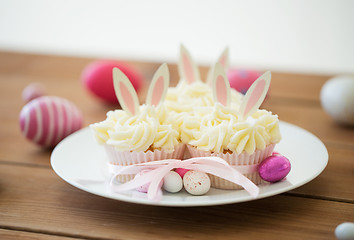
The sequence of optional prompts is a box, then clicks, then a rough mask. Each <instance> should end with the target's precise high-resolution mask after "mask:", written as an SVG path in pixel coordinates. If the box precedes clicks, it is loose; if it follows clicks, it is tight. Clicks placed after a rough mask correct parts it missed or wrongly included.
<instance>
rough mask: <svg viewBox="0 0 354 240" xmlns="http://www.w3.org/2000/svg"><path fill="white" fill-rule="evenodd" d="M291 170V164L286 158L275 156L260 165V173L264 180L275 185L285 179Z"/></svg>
mask: <svg viewBox="0 0 354 240" xmlns="http://www.w3.org/2000/svg"><path fill="white" fill-rule="evenodd" d="M290 169H291V164H290V161H289V160H288V159H287V158H286V157H284V156H282V155H280V154H273V155H272V156H269V157H267V158H266V159H264V160H263V161H262V162H261V163H260V164H259V166H258V173H259V176H260V177H261V178H262V179H263V180H265V181H267V182H271V183H274V182H278V181H280V180H282V179H283V178H285V177H286V175H288V173H289V172H290Z"/></svg>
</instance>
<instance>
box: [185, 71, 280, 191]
mask: <svg viewBox="0 0 354 240" xmlns="http://www.w3.org/2000/svg"><path fill="white" fill-rule="evenodd" d="M269 83H270V73H269V72H267V73H265V74H263V75H262V76H261V77H260V78H259V79H257V80H256V81H255V82H254V84H253V85H252V86H251V87H250V89H249V91H248V92H247V94H246V95H245V97H244V98H243V102H242V103H241V105H240V107H239V108H238V109H235V108H233V107H230V105H231V104H230V92H229V89H230V87H229V82H228V80H227V78H226V75H225V71H224V70H223V68H222V67H221V66H220V64H216V67H215V72H214V78H213V86H214V89H215V91H214V94H213V96H214V98H215V102H216V103H215V104H214V106H213V107H206V108H204V109H203V110H200V111H199V112H201V113H199V114H198V113H196V114H194V116H190V117H189V118H186V119H185V125H186V126H188V125H189V126H190V128H189V129H187V130H186V129H184V130H183V131H184V132H187V133H188V134H187V135H188V137H189V139H187V141H188V142H187V144H188V145H187V147H188V150H189V152H190V154H191V156H192V157H206V156H217V157H220V158H222V159H224V160H225V161H227V162H228V163H229V164H230V165H231V166H233V167H234V168H235V169H237V170H238V171H240V172H241V173H242V174H244V175H245V176H246V177H248V178H249V179H250V180H251V181H253V182H254V183H255V184H260V183H261V182H262V180H261V178H260V176H259V174H258V172H257V166H258V164H260V163H261V162H262V161H263V160H264V159H265V158H266V157H268V156H270V155H271V154H272V152H273V149H274V146H275V144H277V143H278V142H279V141H280V139H281V136H280V131H279V120H278V117H277V115H273V114H272V113H271V112H269V111H266V110H258V107H259V106H260V104H261V103H262V102H263V100H264V98H265V95H266V93H267V90H268V88H269ZM195 122H199V123H200V124H199V125H198V126H196V125H194V124H193V123H195ZM192 126H195V127H192ZM210 178H211V184H212V186H213V187H215V188H221V189H240V188H241V187H240V186H238V185H236V184H234V183H231V182H228V181H227V180H224V179H221V178H218V177H215V176H212V175H211V176H210Z"/></svg>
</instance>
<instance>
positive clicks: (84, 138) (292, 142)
mask: <svg viewBox="0 0 354 240" xmlns="http://www.w3.org/2000/svg"><path fill="white" fill-rule="evenodd" d="M280 131H281V133H282V140H281V142H280V143H279V144H278V145H277V146H276V148H275V151H277V152H279V153H281V154H283V155H284V156H286V157H287V158H288V159H289V160H290V162H291V167H292V168H291V171H290V173H289V175H288V176H287V177H286V179H285V180H283V181H281V182H278V183H273V184H264V185H260V186H259V187H260V194H259V196H258V197H257V198H256V199H260V198H265V197H269V196H273V195H276V194H279V193H283V192H286V191H289V190H292V189H294V188H297V187H299V186H301V185H304V184H305V183H308V182H309V181H311V180H312V179H314V178H315V177H317V176H318V175H319V174H320V173H321V172H322V171H323V170H324V168H325V167H326V165H327V162H328V153H327V149H326V147H325V146H324V144H323V143H322V142H321V141H320V140H319V139H318V138H317V137H315V136H314V135H313V134H311V133H309V132H308V131H306V130H304V129H302V128H299V127H297V126H295V125H292V124H289V123H286V122H280ZM105 161H106V155H105V152H104V149H103V147H101V146H99V145H98V144H97V143H96V140H95V139H94V136H93V134H92V133H91V131H90V129H89V128H85V129H82V130H80V131H78V132H76V133H74V134H72V135H70V136H69V137H67V138H66V139H64V140H63V141H62V142H61V143H59V145H57V147H56V148H55V149H54V151H53V153H52V156H51V164H52V167H53V169H54V171H55V172H56V173H57V174H58V175H59V176H60V177H61V178H62V179H64V180H65V181H67V182H68V183H70V184H71V185H73V186H75V187H77V188H79V189H81V190H84V191H86V192H89V193H93V194H96V195H99V196H103V197H107V198H112V199H117V200H121V201H126V202H132V203H138V204H148V205H161V206H181V207H183V206H207V205H220V204H228V203H237V202H245V201H251V200H255V198H253V197H251V196H250V195H249V194H248V193H247V192H246V191H245V190H236V191H235V190H219V189H213V188H212V189H211V190H210V191H209V192H208V193H207V194H206V195H204V196H192V195H190V194H188V193H187V192H185V191H184V190H182V191H181V192H179V193H175V194H171V193H164V195H163V197H162V200H160V201H159V202H154V201H150V200H148V199H147V197H146V194H144V193H140V192H137V191H135V190H131V191H127V192H124V193H111V192H110V191H108V190H107V184H106V182H107V180H108V175H107V173H106V170H105V166H106V165H105V164H104V163H105Z"/></svg>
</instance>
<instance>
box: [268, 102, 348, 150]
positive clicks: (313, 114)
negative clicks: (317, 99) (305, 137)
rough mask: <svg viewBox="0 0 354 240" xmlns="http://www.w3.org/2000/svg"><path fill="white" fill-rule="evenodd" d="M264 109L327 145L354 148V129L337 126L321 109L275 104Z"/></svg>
mask: <svg viewBox="0 0 354 240" xmlns="http://www.w3.org/2000/svg"><path fill="white" fill-rule="evenodd" d="M263 107H264V108H265V109H267V110H269V111H272V112H273V113H275V114H277V115H278V116H279V119H280V120H282V121H285V122H289V123H292V124H295V125H297V126H299V127H302V128H304V129H306V130H308V131H309V132H311V133H313V134H314V135H316V136H317V137H318V138H320V139H321V140H322V141H323V142H325V143H332V144H340V145H343V146H347V147H351V148H354V128H351V127H345V126H341V125H339V124H337V123H336V122H334V121H333V120H332V119H331V118H330V117H329V116H328V115H327V114H326V113H325V112H324V111H323V109H321V108H318V107H312V106H298V105H295V104H291V105H288V106H286V105H282V104H278V103H274V102H273V103H271V104H270V103H268V102H266V103H265V104H264V105H263Z"/></svg>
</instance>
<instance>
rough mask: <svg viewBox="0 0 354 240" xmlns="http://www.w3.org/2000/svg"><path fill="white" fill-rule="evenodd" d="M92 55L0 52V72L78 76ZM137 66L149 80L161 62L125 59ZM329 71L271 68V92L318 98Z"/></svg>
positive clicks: (203, 70) (172, 66)
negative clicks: (306, 72)
mask: <svg viewBox="0 0 354 240" xmlns="http://www.w3.org/2000/svg"><path fill="white" fill-rule="evenodd" d="M93 60H94V59H90V58H78V57H63V56H45V55H34V54H22V53H9V52H0V63H1V66H0V72H2V73H8V74H9V73H10V74H16V75H19V74H24V75H26V76H28V77H47V78H51V77H58V78H62V79H66V78H71V79H77V80H78V79H79V78H80V75H81V71H82V69H83V68H84V67H85V66H86V65H87V64H88V63H89V62H91V61H93ZM126 62H128V63H130V64H132V65H134V66H135V67H136V68H137V69H139V70H140V71H141V72H142V74H143V76H144V77H145V79H146V80H148V81H149V80H150V79H151V77H152V75H153V73H154V71H155V70H156V69H157V67H158V66H159V64H161V63H146V62H139V61H126ZM169 68H170V71H171V85H172V86H173V85H175V84H176V83H177V81H178V79H179V77H178V73H177V67H176V65H175V64H169ZM208 69H209V67H203V66H201V67H200V71H201V77H202V79H205V78H206V74H207V71H208ZM330 77H331V76H329V75H322V76H319V75H316V76H315V75H308V74H290V73H281V72H274V73H273V77H272V86H271V94H272V95H274V96H277V97H282V98H293V99H306V100H312V101H318V100H319V93H320V89H321V87H322V85H323V84H324V83H325V82H326V81H327V80H328V79H329V78H330Z"/></svg>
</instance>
